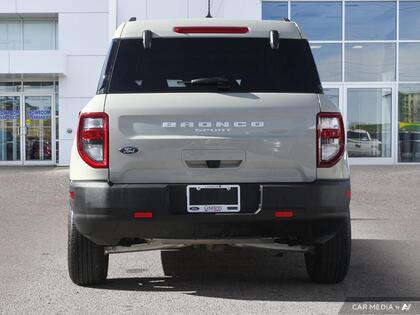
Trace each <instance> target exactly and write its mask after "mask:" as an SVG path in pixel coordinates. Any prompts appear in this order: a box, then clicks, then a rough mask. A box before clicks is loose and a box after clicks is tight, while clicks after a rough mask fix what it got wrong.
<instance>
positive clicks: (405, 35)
mask: <svg viewBox="0 0 420 315" xmlns="http://www.w3.org/2000/svg"><path fill="white" fill-rule="evenodd" d="M400 39H420V1H400Z"/></svg>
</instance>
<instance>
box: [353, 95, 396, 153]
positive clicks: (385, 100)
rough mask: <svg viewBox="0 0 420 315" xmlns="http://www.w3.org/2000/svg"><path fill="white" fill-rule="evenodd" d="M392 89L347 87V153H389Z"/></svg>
mask: <svg viewBox="0 0 420 315" xmlns="http://www.w3.org/2000/svg"><path fill="white" fill-rule="evenodd" d="M391 104H392V92H391V89H388V88H372V89H348V90H347V152H348V154H349V156H350V157H390V156H391V138H392V134H391V132H392V129H391Z"/></svg>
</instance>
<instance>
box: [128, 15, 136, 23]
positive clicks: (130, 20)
mask: <svg viewBox="0 0 420 315" xmlns="http://www.w3.org/2000/svg"><path fill="white" fill-rule="evenodd" d="M136 20H137V18H136V17H135V16H132V17H131V18H130V19H129V20H128V22H134V21H136Z"/></svg>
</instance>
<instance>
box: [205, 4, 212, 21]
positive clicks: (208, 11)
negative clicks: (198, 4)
mask: <svg viewBox="0 0 420 315" xmlns="http://www.w3.org/2000/svg"><path fill="white" fill-rule="evenodd" d="M210 1H211V0H208V6H207V16H206V18H208V19H211V18H212V16H211V12H210Z"/></svg>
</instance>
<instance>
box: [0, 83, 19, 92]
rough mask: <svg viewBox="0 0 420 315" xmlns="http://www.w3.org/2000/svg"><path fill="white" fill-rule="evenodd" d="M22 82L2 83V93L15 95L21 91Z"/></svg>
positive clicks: (0, 90) (0, 85) (0, 88)
mask: <svg viewBox="0 0 420 315" xmlns="http://www.w3.org/2000/svg"><path fill="white" fill-rule="evenodd" d="M20 85H21V84H20V82H0V93H1V92H6V93H15V92H18V91H19V90H20Z"/></svg>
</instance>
